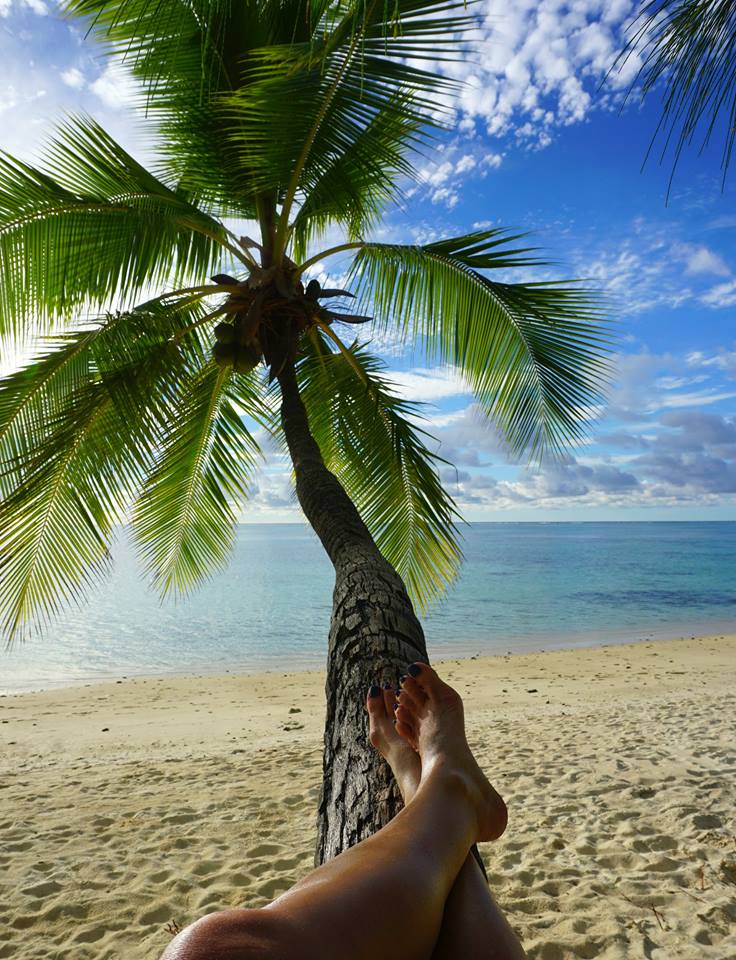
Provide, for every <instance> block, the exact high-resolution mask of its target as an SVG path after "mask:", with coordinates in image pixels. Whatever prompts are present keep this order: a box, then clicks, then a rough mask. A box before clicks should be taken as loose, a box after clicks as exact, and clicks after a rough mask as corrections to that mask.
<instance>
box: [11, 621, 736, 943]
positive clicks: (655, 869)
mask: <svg viewBox="0 0 736 960" xmlns="http://www.w3.org/2000/svg"><path fill="white" fill-rule="evenodd" d="M439 669H440V670H441V672H442V673H443V675H444V676H445V677H446V678H447V679H448V680H449V681H450V682H451V683H453V684H454V685H455V686H456V687H457V688H458V689H459V690H460V691H461V693H462V694H463V695H464V697H465V698H466V704H467V717H468V724H469V739H470V741H471V745H472V746H473V748H474V749H475V750H476V752H477V754H478V756H479V759H480V761H481V764H482V765H483V766H484V768H485V769H486V771H487V772H488V773H489V774H490V776H491V778H492V779H493V781H494V782H495V783H496V784H497V786H498V787H499V789H500V791H501V792H502V793H503V794H504V796H505V797H506V799H507V801H508V805H509V809H510V824H509V829H508V831H507V833H506V835H505V836H504V837H503V838H502V839H501V840H500V841H499V842H497V843H495V844H487V845H485V847H484V849H483V851H482V852H483V855H484V858H485V861H486V864H487V867H488V871H489V875H490V878H491V883H492V886H493V890H494V892H495V894H496V896H497V898H498V900H499V901H500V903H501V904H502V906H503V907H504V908H505V909H506V910H507V912H508V914H509V916H510V919H511V922H512V924H513V925H514V927H515V928H516V929H517V930H518V931H519V933H520V934H521V937H522V940H523V942H524V944H525V946H526V948H527V951H528V954H529V957H531V958H540V960H558V958H559V960H563V958H567V957H584V958H593V957H600V958H605V960H618V958H629V957H631V958H638V957H646V958H650V960H695V958H701V957H702V958H710V957H712V958H714V960H729V958H731V960H732V958H734V957H736V816H735V815H736V745H735V743H734V732H735V721H736V692H735V691H736V637H734V636H728V637H703V638H686V639H678V640H672V641H658V642H651V643H639V644H632V645H622V646H607V647H598V648H590V649H577V650H564V651H556V652H549V653H542V654H534V655H523V656H521V655H520V656H508V657H489V658H478V659H470V660H463V661H456V660H454V661H445V662H444V663H443V664H442V665H441V666H440V667H439ZM323 682H324V678H323V676H322V675H321V674H319V673H299V674H275V673H271V674H261V675H250V676H235V675H225V676H221V677H205V678H185V679H135V680H133V679H131V680H118V681H116V682H110V683H104V684H93V685H87V686H83V687H74V688H67V689H61V690H54V691H48V692H43V693H31V694H22V695H18V696H5V697H2V698H0V720H1V721H2V722H1V724H0V747H1V757H0V764H1V767H0V788H1V790H0V838H1V840H2V842H1V843H0V957H2V958H5V957H17V958H22V960H41V958H61V957H70V958H72V957H73V958H74V960H84V958H95V960H104V958H113V957H114V958H128V957H130V958H143V960H154V958H156V957H158V955H159V954H160V953H161V951H162V950H163V948H164V947H165V945H166V943H167V942H168V940H169V939H170V936H171V932H170V931H172V930H174V929H176V927H177V925H178V926H184V925H185V924H187V923H188V922H190V921H191V920H193V919H195V918H196V917H197V916H199V915H201V914H202V913H205V912H208V911H211V910H215V909H217V908H220V907H226V906H234V905H242V906H245V905H250V906H255V905H260V904H263V903H265V902H267V901H268V900H269V899H271V898H273V897H274V896H275V895H277V894H278V893H280V892H281V891H283V890H285V889H286V888H287V887H288V886H290V885H291V884H292V883H293V882H294V881H295V880H296V879H298V878H299V877H300V876H302V875H303V874H304V873H305V872H306V871H308V870H309V869H310V867H311V863H312V847H313V837H314V824H313V821H314V811H315V802H316V797H317V793H318V789H319V782H320V738H321V732H322V715H323V692H322V688H323Z"/></svg>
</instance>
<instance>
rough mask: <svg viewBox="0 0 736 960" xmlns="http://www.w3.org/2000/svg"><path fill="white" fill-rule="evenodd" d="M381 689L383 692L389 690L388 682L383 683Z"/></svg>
mask: <svg viewBox="0 0 736 960" xmlns="http://www.w3.org/2000/svg"><path fill="white" fill-rule="evenodd" d="M383 689H384V690H390V689H391V684H390V683H389V682H388V680H387V681H386V682H385V683H384V685H383Z"/></svg>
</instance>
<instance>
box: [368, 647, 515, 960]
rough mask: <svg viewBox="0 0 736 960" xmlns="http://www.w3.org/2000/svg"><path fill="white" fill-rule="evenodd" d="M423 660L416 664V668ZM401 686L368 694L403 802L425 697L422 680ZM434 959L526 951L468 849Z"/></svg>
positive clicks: (374, 736) (415, 767)
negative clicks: (415, 716) (417, 712)
mask: <svg viewBox="0 0 736 960" xmlns="http://www.w3.org/2000/svg"><path fill="white" fill-rule="evenodd" d="M422 668H423V665H422V666H420V670H421V669H422ZM400 683H401V686H400V688H399V689H398V690H394V688H393V685H392V684H386V685H385V686H384V687H383V689H379V688H378V687H372V688H371V690H370V691H369V695H368V700H367V704H366V706H367V710H368V717H369V724H370V726H369V736H370V741H371V743H372V744H373V746H374V747H375V748H376V749H377V750H378V752H379V753H380V754H381V756H382V757H383V758H384V760H386V762H387V763H388V765H389V766H390V767H391V771H392V772H393V775H394V778H395V779H396V782H397V784H398V787H399V791H400V792H401V796H402V799H403V800H404V804H407V803H409V802H410V801H411V799H412V797H413V796H414V794H415V793H416V790H417V787H418V786H419V781H420V778H421V770H422V765H421V760H420V756H419V753H418V751H417V750H416V749H415V747H416V735H415V731H414V727H413V722H414V721H413V714H414V711H415V705H416V703H417V701H420V702H423V700H424V696H423V693H422V690H421V687H420V685H419V684H418V683H417V681H416V680H414V678H412V677H411V676H410V675H408V676H406V677H402V678H401V681H400ZM431 956H432V960H457V958H462V960H481V958H482V960H523V957H524V951H523V950H522V948H521V944H520V943H519V940H518V938H517V936H516V934H515V933H514V931H513V930H512V929H511V927H510V926H509V923H508V921H507V920H506V918H505V917H504V915H503V913H502V912H501V910H500V908H499V907H498V905H497V904H496V901H495V900H494V899H493V896H492V894H491V891H490V889H489V887H488V882H487V880H486V878H485V876H484V874H483V871H482V870H481V868H480V866H479V865H478V863H477V862H476V860H475V858H474V857H473V856H472V855H471V854H468V856H467V857H466V859H465V862H464V863H463V865H462V868H461V869H460V873H459V874H458V875H457V878H456V880H455V883H454V885H453V887H452V890H451V891H450V894H449V896H448V898H447V901H446V903H445V912H444V915H443V918H442V925H441V927H440V933H439V937H438V940H437V943H436V945H435V948H434V951H433V953H432V955H431Z"/></svg>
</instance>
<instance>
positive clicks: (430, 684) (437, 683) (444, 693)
mask: <svg viewBox="0 0 736 960" xmlns="http://www.w3.org/2000/svg"><path fill="white" fill-rule="evenodd" d="M407 672H408V674H409V676H410V677H411V678H413V680H414V682H415V683H416V685H417V687H418V688H419V689H420V690H421V691H422V693H424V694H425V695H426V696H427V697H429V698H430V699H432V700H436V699H445V698H447V697H453V698H455V697H457V693H456V692H455V691H454V690H453V689H452V687H450V686H448V684H446V683H445V682H444V680H440V678H439V676H438V675H437V673H436V672H435V671H434V670H433V669H432V667H430V665H429V664H428V663H421V662H419V661H417V662H416V663H412V664H410V665H409V668H408V671H407ZM410 692H411V691H410Z"/></svg>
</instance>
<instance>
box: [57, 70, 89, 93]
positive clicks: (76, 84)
mask: <svg viewBox="0 0 736 960" xmlns="http://www.w3.org/2000/svg"><path fill="white" fill-rule="evenodd" d="M61 79H62V80H63V82H64V83H65V84H66V85H67V86H68V87H72V88H73V89H74V90H81V89H82V87H83V86H84V84H85V82H86V81H85V79H84V74H83V73H82V71H81V70H80V69H78V68H77V67H70V68H69V69H68V70H64V71H63V72H62V74H61Z"/></svg>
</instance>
